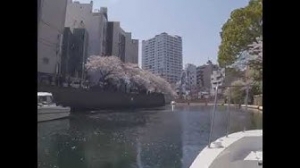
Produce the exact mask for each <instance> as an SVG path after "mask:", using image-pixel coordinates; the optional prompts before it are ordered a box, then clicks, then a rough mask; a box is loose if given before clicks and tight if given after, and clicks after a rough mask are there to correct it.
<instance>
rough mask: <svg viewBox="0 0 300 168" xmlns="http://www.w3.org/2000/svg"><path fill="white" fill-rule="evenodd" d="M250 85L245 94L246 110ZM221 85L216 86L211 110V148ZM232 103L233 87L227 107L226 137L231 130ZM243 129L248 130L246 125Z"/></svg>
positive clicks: (209, 144)
mask: <svg viewBox="0 0 300 168" xmlns="http://www.w3.org/2000/svg"><path fill="white" fill-rule="evenodd" d="M249 86H250V84H247V85H246V96H245V100H244V101H245V102H244V103H245V111H247V110H248V97H249ZM220 87H221V86H218V85H217V86H216V89H215V98H214V106H213V110H212V111H211V115H210V121H211V122H210V123H211V124H210V133H209V139H208V147H209V148H211V143H212V142H211V141H212V135H213V128H214V120H215V113H216V107H217V99H218V91H219V88H220ZM227 87H244V86H227ZM230 104H231V89H229V96H228V101H227V108H226V113H227V115H226V116H227V117H226V119H227V123H226V137H228V135H229V130H230V122H231V110H230ZM243 131H246V127H245V126H244V128H243Z"/></svg>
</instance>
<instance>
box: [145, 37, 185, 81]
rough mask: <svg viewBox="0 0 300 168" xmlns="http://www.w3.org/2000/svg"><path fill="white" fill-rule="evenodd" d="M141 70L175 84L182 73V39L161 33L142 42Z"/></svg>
mask: <svg viewBox="0 0 300 168" xmlns="http://www.w3.org/2000/svg"><path fill="white" fill-rule="evenodd" d="M142 68H143V69H145V70H149V71H150V72H152V73H154V74H156V75H160V76H161V77H163V78H165V79H166V80H167V81H168V82H169V83H171V84H175V83H176V82H177V81H178V80H179V78H180V74H181V71H182V39H181V37H180V36H176V35H175V36H171V35H168V34H167V33H161V34H159V35H156V36H155V37H154V38H151V39H149V40H143V41H142Z"/></svg>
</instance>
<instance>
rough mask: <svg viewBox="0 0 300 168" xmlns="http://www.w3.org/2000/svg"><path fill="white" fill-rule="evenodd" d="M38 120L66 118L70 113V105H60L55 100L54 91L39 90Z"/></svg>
mask: <svg viewBox="0 0 300 168" xmlns="http://www.w3.org/2000/svg"><path fill="white" fill-rule="evenodd" d="M37 96H38V97H37V98H38V122H41V121H49V120H55V119H60V118H65V117H68V116H69V115H70V110H71V109H70V107H62V106H58V105H56V104H55V103H54V102H53V96H52V93H48V92H38V95H37Z"/></svg>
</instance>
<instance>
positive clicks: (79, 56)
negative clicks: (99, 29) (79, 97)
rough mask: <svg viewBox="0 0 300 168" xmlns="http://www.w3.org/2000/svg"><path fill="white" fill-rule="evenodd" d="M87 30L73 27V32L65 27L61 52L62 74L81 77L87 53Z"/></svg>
mask: <svg viewBox="0 0 300 168" xmlns="http://www.w3.org/2000/svg"><path fill="white" fill-rule="evenodd" d="M88 40H89V35H88V32H87V31H86V30H85V29H84V28H75V29H73V33H72V32H71V31H70V28H68V27H66V28H65V31H64V40H63V52H62V75H63V76H66V75H67V76H71V77H77V78H81V77H83V76H82V75H83V74H82V72H83V69H84V64H85V63H86V60H87V57H88V53H87V48H88Z"/></svg>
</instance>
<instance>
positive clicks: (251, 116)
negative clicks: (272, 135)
mask: <svg viewBox="0 0 300 168" xmlns="http://www.w3.org/2000/svg"><path fill="white" fill-rule="evenodd" d="M211 110H212V107H204V106H202V107H200V106H198V107H197V106H175V107H172V106H166V107H164V108H157V109H147V110H140V111H135V112H131V111H110V112H101V113H93V114H86V115H84V114H74V115H73V116H72V117H71V118H70V119H65V120H57V121H50V122H44V123H39V124H38V167H40V168H99V167H100V168H101V167H103V168H136V167H138V168H153V167H157V168H160V167H162V168H169V167H170V168H173V167H174V168H176V167H178V168H187V167H189V166H190V165H191V163H192V162H193V160H194V159H195V157H196V156H197V154H198V153H199V152H200V151H201V149H203V148H204V147H205V146H206V145H207V142H208V136H209V129H210V125H209V124H210V112H211ZM226 114H227V113H226V109H224V107H220V108H219V109H218V111H217V113H216V118H215V127H214V133H213V139H217V138H219V137H220V136H224V135H225V133H226V124H227V118H226V117H227V116H226ZM243 127H246V128H247V129H257V128H261V127H262V116H261V114H260V113H250V112H239V111H235V110H231V122H230V128H231V129H230V132H236V131H240V130H242V129H243Z"/></svg>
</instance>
